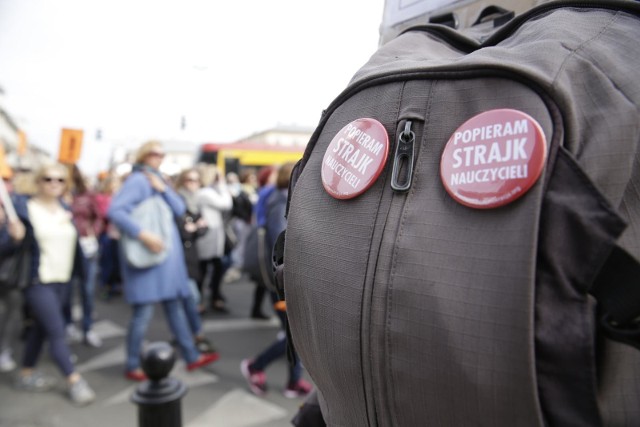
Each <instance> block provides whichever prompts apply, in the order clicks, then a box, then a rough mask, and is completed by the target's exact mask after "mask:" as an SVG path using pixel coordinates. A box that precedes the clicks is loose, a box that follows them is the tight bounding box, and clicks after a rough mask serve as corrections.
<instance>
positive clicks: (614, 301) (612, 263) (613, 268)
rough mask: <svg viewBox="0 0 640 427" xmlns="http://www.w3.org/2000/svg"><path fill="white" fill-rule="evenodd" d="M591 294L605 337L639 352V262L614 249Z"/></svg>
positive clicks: (622, 251)
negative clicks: (634, 348) (596, 304)
mask: <svg viewBox="0 0 640 427" xmlns="http://www.w3.org/2000/svg"><path fill="white" fill-rule="evenodd" d="M589 293H590V294H591V295H593V296H594V297H595V298H596V299H597V301H598V321H599V323H600V327H601V328H602V330H603V332H604V334H605V335H606V336H608V337H609V338H611V339H612V340H614V341H620V342H623V343H626V344H629V345H632V346H634V347H636V348H638V349H640V262H638V261H637V260H636V259H635V258H633V257H632V256H631V255H630V254H629V253H628V252H627V251H625V250H624V249H622V248H620V247H619V246H615V247H614V249H613V251H612V253H611V255H610V256H609V258H608V259H607V261H606V263H605V265H604V266H603V268H602V269H601V270H600V273H599V274H598V277H597V278H596V280H595V282H594V284H593V286H592V287H591V290H590V291H589Z"/></svg>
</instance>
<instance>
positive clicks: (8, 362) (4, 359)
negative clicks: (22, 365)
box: [0, 350, 18, 372]
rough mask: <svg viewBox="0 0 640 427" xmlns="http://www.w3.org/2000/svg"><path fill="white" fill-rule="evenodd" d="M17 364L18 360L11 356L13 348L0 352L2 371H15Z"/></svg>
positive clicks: (0, 367) (0, 368) (0, 369)
mask: <svg viewBox="0 0 640 427" xmlns="http://www.w3.org/2000/svg"><path fill="white" fill-rule="evenodd" d="M17 366H18V365H17V364H16V361H15V360H13V357H11V350H4V351H3V352H2V353H0V372H9V371H13V370H14V369H16V367H17Z"/></svg>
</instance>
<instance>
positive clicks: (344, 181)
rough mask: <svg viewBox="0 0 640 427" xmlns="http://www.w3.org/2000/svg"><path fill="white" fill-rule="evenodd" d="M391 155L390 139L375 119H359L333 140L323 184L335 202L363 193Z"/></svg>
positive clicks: (329, 148) (329, 149) (323, 173)
mask: <svg viewBox="0 0 640 427" xmlns="http://www.w3.org/2000/svg"><path fill="white" fill-rule="evenodd" d="M388 155H389V136H388V135H387V131H386V129H385V128H384V126H382V123H380V122H379V121H377V120H375V119H367V118H363V119H358V120H354V121H353V122H351V123H349V124H348V125H346V126H345V127H343V128H342V129H341V130H340V132H338V133H337V134H336V136H334V137H333V140H332V141H331V143H330V144H329V147H327V151H326V152H325V153H324V158H323V159H322V185H323V186H324V189H325V190H326V191H327V193H329V194H330V195H331V196H333V197H335V198H336V199H352V198H354V197H356V196H359V195H360V194H362V193H364V192H365V191H367V189H369V187H371V186H372V185H373V183H374V182H375V180H376V179H378V177H379V176H380V173H381V172H382V169H384V165H385V163H386V162H387V156H388Z"/></svg>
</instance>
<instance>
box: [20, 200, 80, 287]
mask: <svg viewBox="0 0 640 427" xmlns="http://www.w3.org/2000/svg"><path fill="white" fill-rule="evenodd" d="M27 209H28V211H29V219H30V220H31V224H32V225H33V231H34V234H35V238H36V241H37V242H38V247H39V248H40V265H39V268H38V277H39V279H40V282H41V283H54V282H60V283H65V282H68V281H69V280H70V279H71V274H72V272H73V260H74V257H75V254H76V239H77V231H76V228H75V227H74V226H73V223H72V222H71V212H68V211H66V210H64V209H59V210H57V211H56V212H55V213H52V212H51V211H49V210H48V209H46V208H45V207H44V206H42V205H41V204H39V203H38V202H36V201H34V200H29V202H28V203H27Z"/></svg>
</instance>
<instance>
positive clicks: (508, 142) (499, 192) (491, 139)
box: [440, 109, 547, 209]
mask: <svg viewBox="0 0 640 427" xmlns="http://www.w3.org/2000/svg"><path fill="white" fill-rule="evenodd" d="M546 157H547V142H546V138H545V136H544V132H543V131H542V128H541V126H540V124H539V123H538V122H537V121H536V120H535V119H533V118H532V117H531V116H529V115H528V114H525V113H523V112H522V111H518V110H511V109H499V110H491V111H485V112H484V113H480V114H478V115H477V116H474V117H472V118H471V119H469V120H467V121H466V122H465V123H463V124H462V126H460V127H459V128H458V129H456V131H455V132H454V133H453V135H452V136H451V138H449V141H448V142H447V145H446V147H445V149H444V152H443V153H442V159H441V161H440V178H441V179H442V184H443V185H444V188H445V189H446V190H447V192H448V193H449V195H451V197H453V198H454V199H455V200H456V201H457V202H459V203H461V204H463V205H465V206H469V207H472V208H477V209H490V208H496V207H499V206H503V205H506V204H508V203H511V202H513V201H514V200H516V199H518V198H520V197H521V196H523V195H524V194H525V193H526V192H527V191H528V190H529V189H530V188H531V187H532V186H533V185H534V184H535V183H536V181H537V180H538V178H539V177H540V174H541V173H542V169H543V168H544V164H545V161H546Z"/></svg>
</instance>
